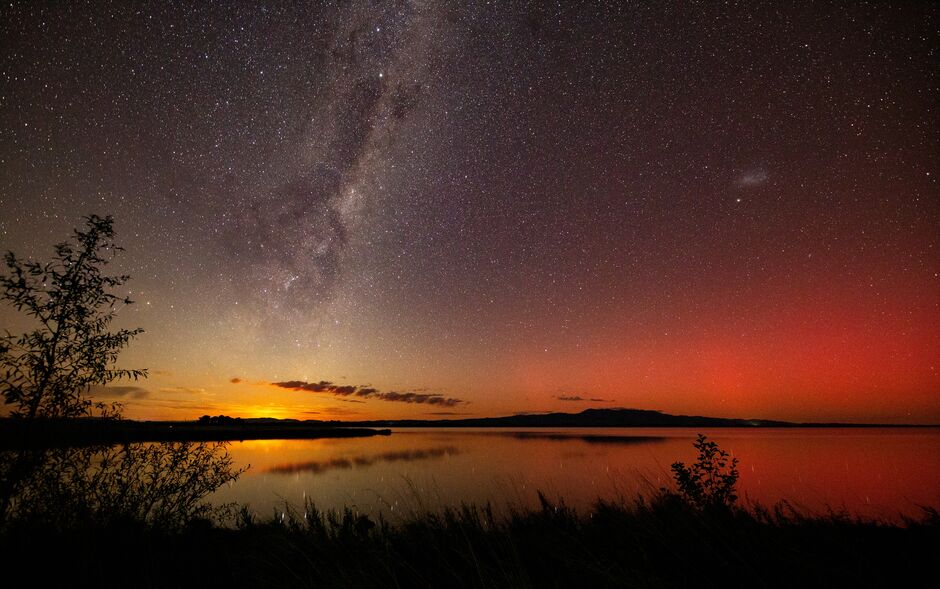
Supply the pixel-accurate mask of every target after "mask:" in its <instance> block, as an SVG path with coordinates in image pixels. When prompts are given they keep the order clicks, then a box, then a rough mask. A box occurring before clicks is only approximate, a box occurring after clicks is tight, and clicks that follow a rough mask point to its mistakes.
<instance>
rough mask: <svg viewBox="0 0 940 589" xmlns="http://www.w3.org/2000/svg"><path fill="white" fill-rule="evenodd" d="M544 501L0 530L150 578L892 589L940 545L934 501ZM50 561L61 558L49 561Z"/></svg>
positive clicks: (31, 546) (85, 566) (39, 548)
mask: <svg viewBox="0 0 940 589" xmlns="http://www.w3.org/2000/svg"><path fill="white" fill-rule="evenodd" d="M540 498H541V506H540V507H539V508H537V509H531V510H516V511H513V512H511V513H508V514H506V515H502V516H497V515H494V511H493V509H491V508H490V507H489V506H476V505H463V506H460V507H456V508H452V509H445V510H443V511H440V512H436V513H425V514H423V515H419V514H414V515H412V516H410V517H409V518H408V519H406V520H404V521H402V522H400V523H397V524H395V525H391V524H390V523H388V522H387V521H384V520H383V519H382V518H381V517H380V518H377V519H372V518H370V517H368V516H366V515H363V514H359V513H356V512H355V511H353V510H351V509H345V510H343V511H341V512H332V511H329V512H323V511H319V510H317V509H316V507H315V506H314V505H313V504H309V503H308V504H307V505H306V506H305V508H304V509H300V510H290V509H287V510H285V511H283V512H282V513H279V514H277V515H276V516H273V517H270V518H266V519H260V518H258V517H257V516H255V515H253V514H251V512H250V511H248V510H247V509H246V510H242V512H241V513H240V514H239V515H238V516H237V521H236V522H235V526H234V527H228V528H227V527H222V526H217V525H213V524H211V523H210V522H208V521H205V520H195V521H194V522H192V523H191V524H190V525H189V526H188V527H187V528H185V529H183V530H176V531H172V530H163V529H159V528H156V527H154V526H152V525H149V526H148V525H144V524H135V523H133V522H126V523H125V524H123V525H122V524H120V523H119V522H118V523H113V524H111V525H109V526H107V527H98V528H94V529H90V530H89V529H74V530H64V531H63V530H57V531H54V532H49V531H44V530H39V529H36V528H30V527H20V528H17V529H11V530H8V531H7V532H6V533H5V534H3V535H2V537H0V554H2V555H4V557H6V558H10V559H11V560H10V562H11V563H16V565H17V566H29V567H30V569H31V570H34V571H37V572H38V573H39V574H41V575H46V576H47V578H46V579H42V580H46V581H49V580H53V579H51V578H50V577H51V576H54V575H55V574H56V571H57V570H58V571H72V572H73V574H74V572H75V571H81V574H80V575H79V576H80V577H81V578H82V579H83V580H84V581H86V582H97V583H104V584H111V583H118V584H134V585H142V586H181V585H192V586H194V585H203V586H205V585H212V586H216V585H224V586H228V587H357V588H358V587H663V586H677V587H678V586H681V587H719V586H720V587H744V586H747V587H784V586H786V587H792V586H885V587H889V586H918V583H919V584H920V586H928V585H927V581H926V580H928V579H930V578H931V577H930V575H931V574H932V573H933V568H934V567H935V564H934V560H933V559H934V555H935V553H936V550H937V547H938V546H940V517H938V514H937V512H936V511H934V510H929V509H925V511H924V515H923V517H922V518H920V519H918V520H917V521H912V520H908V521H906V522H905V524H904V525H892V524H887V523H883V522H878V521H871V520H860V519H854V518H850V517H848V516H846V515H840V514H830V515H828V516H809V515H803V514H801V513H799V512H797V511H795V510H793V509H791V508H789V507H788V506H787V505H786V504H781V505H780V506H778V507H776V508H773V509H765V508H760V507H757V508H755V509H748V510H745V509H741V508H735V507H732V508H725V507H722V508H710V509H700V508H695V507H693V506H691V505H690V504H689V503H688V502H686V501H684V500H683V499H682V498H681V497H680V496H678V495H675V494H672V493H669V492H663V493H660V494H658V495H656V496H654V497H653V498H652V499H639V498H638V499H636V500H635V501H634V502H632V503H624V502H619V503H611V502H604V501H601V502H598V503H596V504H595V505H594V507H593V508H592V509H590V510H589V511H586V512H583V513H579V512H576V511H575V510H573V509H570V508H569V507H567V506H565V505H564V503H563V502H552V501H549V500H548V499H546V498H545V497H544V496H540ZM46 559H48V560H50V561H55V562H56V563H57V566H56V567H55V568H52V567H49V566H46V567H43V566H39V565H41V564H42V561H44V560H46ZM919 575H927V576H922V577H919ZM919 578H922V579H925V580H924V581H919V580H918V579H919ZM38 580H40V579H37V581H38Z"/></svg>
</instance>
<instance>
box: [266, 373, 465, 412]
mask: <svg viewBox="0 0 940 589" xmlns="http://www.w3.org/2000/svg"><path fill="white" fill-rule="evenodd" d="M271 384H272V385H274V386H276V387H280V388H282V389H290V390H294V391H310V392H312V393H330V394H333V395H337V396H339V397H348V396H350V395H354V396H356V397H362V398H366V399H380V400H382V401H393V402H397V403H417V404H421V405H436V406H439V407H455V406H457V405H460V404H461V403H466V401H464V400H463V399H455V398H452V397H445V396H444V395H441V394H440V393H416V392H413V391H408V392H399V391H389V392H382V391H380V390H378V389H376V388H373V387H361V386H356V385H337V384H333V383H332V382H330V381H328V380H321V381H319V382H307V381H303V380H288V381H283V382H273V383H271Z"/></svg>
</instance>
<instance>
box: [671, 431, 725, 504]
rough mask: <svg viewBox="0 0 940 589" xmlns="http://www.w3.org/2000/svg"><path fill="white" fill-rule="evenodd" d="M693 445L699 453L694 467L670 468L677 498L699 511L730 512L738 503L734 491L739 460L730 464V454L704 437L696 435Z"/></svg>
mask: <svg viewBox="0 0 940 589" xmlns="http://www.w3.org/2000/svg"><path fill="white" fill-rule="evenodd" d="M692 445H693V446H695V449H696V450H698V460H697V461H696V462H695V463H694V464H692V465H691V466H686V465H685V464H684V463H682V462H674V463H673V464H672V473H673V476H674V477H675V479H676V485H677V486H678V487H679V495H680V496H681V497H682V498H683V499H685V501H686V502H688V503H689V504H690V505H692V506H693V507H697V508H699V509H705V508H715V507H719V508H730V507H731V506H733V505H734V503H735V501H737V499H738V496H737V493H736V491H735V488H734V486H735V484H736V483H737V482H738V459H737V458H731V459H730V461H729V454H728V453H727V452H725V451H724V450H722V449H721V448H719V447H718V444H717V443H716V442H712V441H709V440H708V439H707V438H706V437H705V436H704V435H703V434H698V437H697V438H696V440H695V441H694V442H693V443H692Z"/></svg>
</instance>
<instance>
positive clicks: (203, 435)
mask: <svg viewBox="0 0 940 589" xmlns="http://www.w3.org/2000/svg"><path fill="white" fill-rule="evenodd" d="M389 434H391V430H388V429H376V428H365V427H340V426H334V425H323V424H320V423H305V422H279V421H277V420H250V421H244V422H243V421H241V420H237V421H236V420H230V422H227V423H213V424H208V425H207V424H204V423H199V422H195V421H131V420H123V419H63V420H24V419H0V449H22V448H49V447H57V446H82V445H96V444H126V443H132V442H228V441H238V440H275V439H276V440H285V439H314V438H354V437H364V436H376V435H389Z"/></svg>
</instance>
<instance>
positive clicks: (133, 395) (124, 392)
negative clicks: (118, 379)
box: [88, 385, 150, 399]
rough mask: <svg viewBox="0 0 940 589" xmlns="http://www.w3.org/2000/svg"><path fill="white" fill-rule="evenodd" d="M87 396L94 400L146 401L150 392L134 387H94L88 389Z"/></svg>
mask: <svg viewBox="0 0 940 589" xmlns="http://www.w3.org/2000/svg"><path fill="white" fill-rule="evenodd" d="M88 394H89V396H91V397H94V398H96V399H146V398H147V397H148V396H149V395H150V391H148V390H147V389H145V388H143V387H135V386H117V387H107V386H101V385H94V386H91V387H89V389H88Z"/></svg>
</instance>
